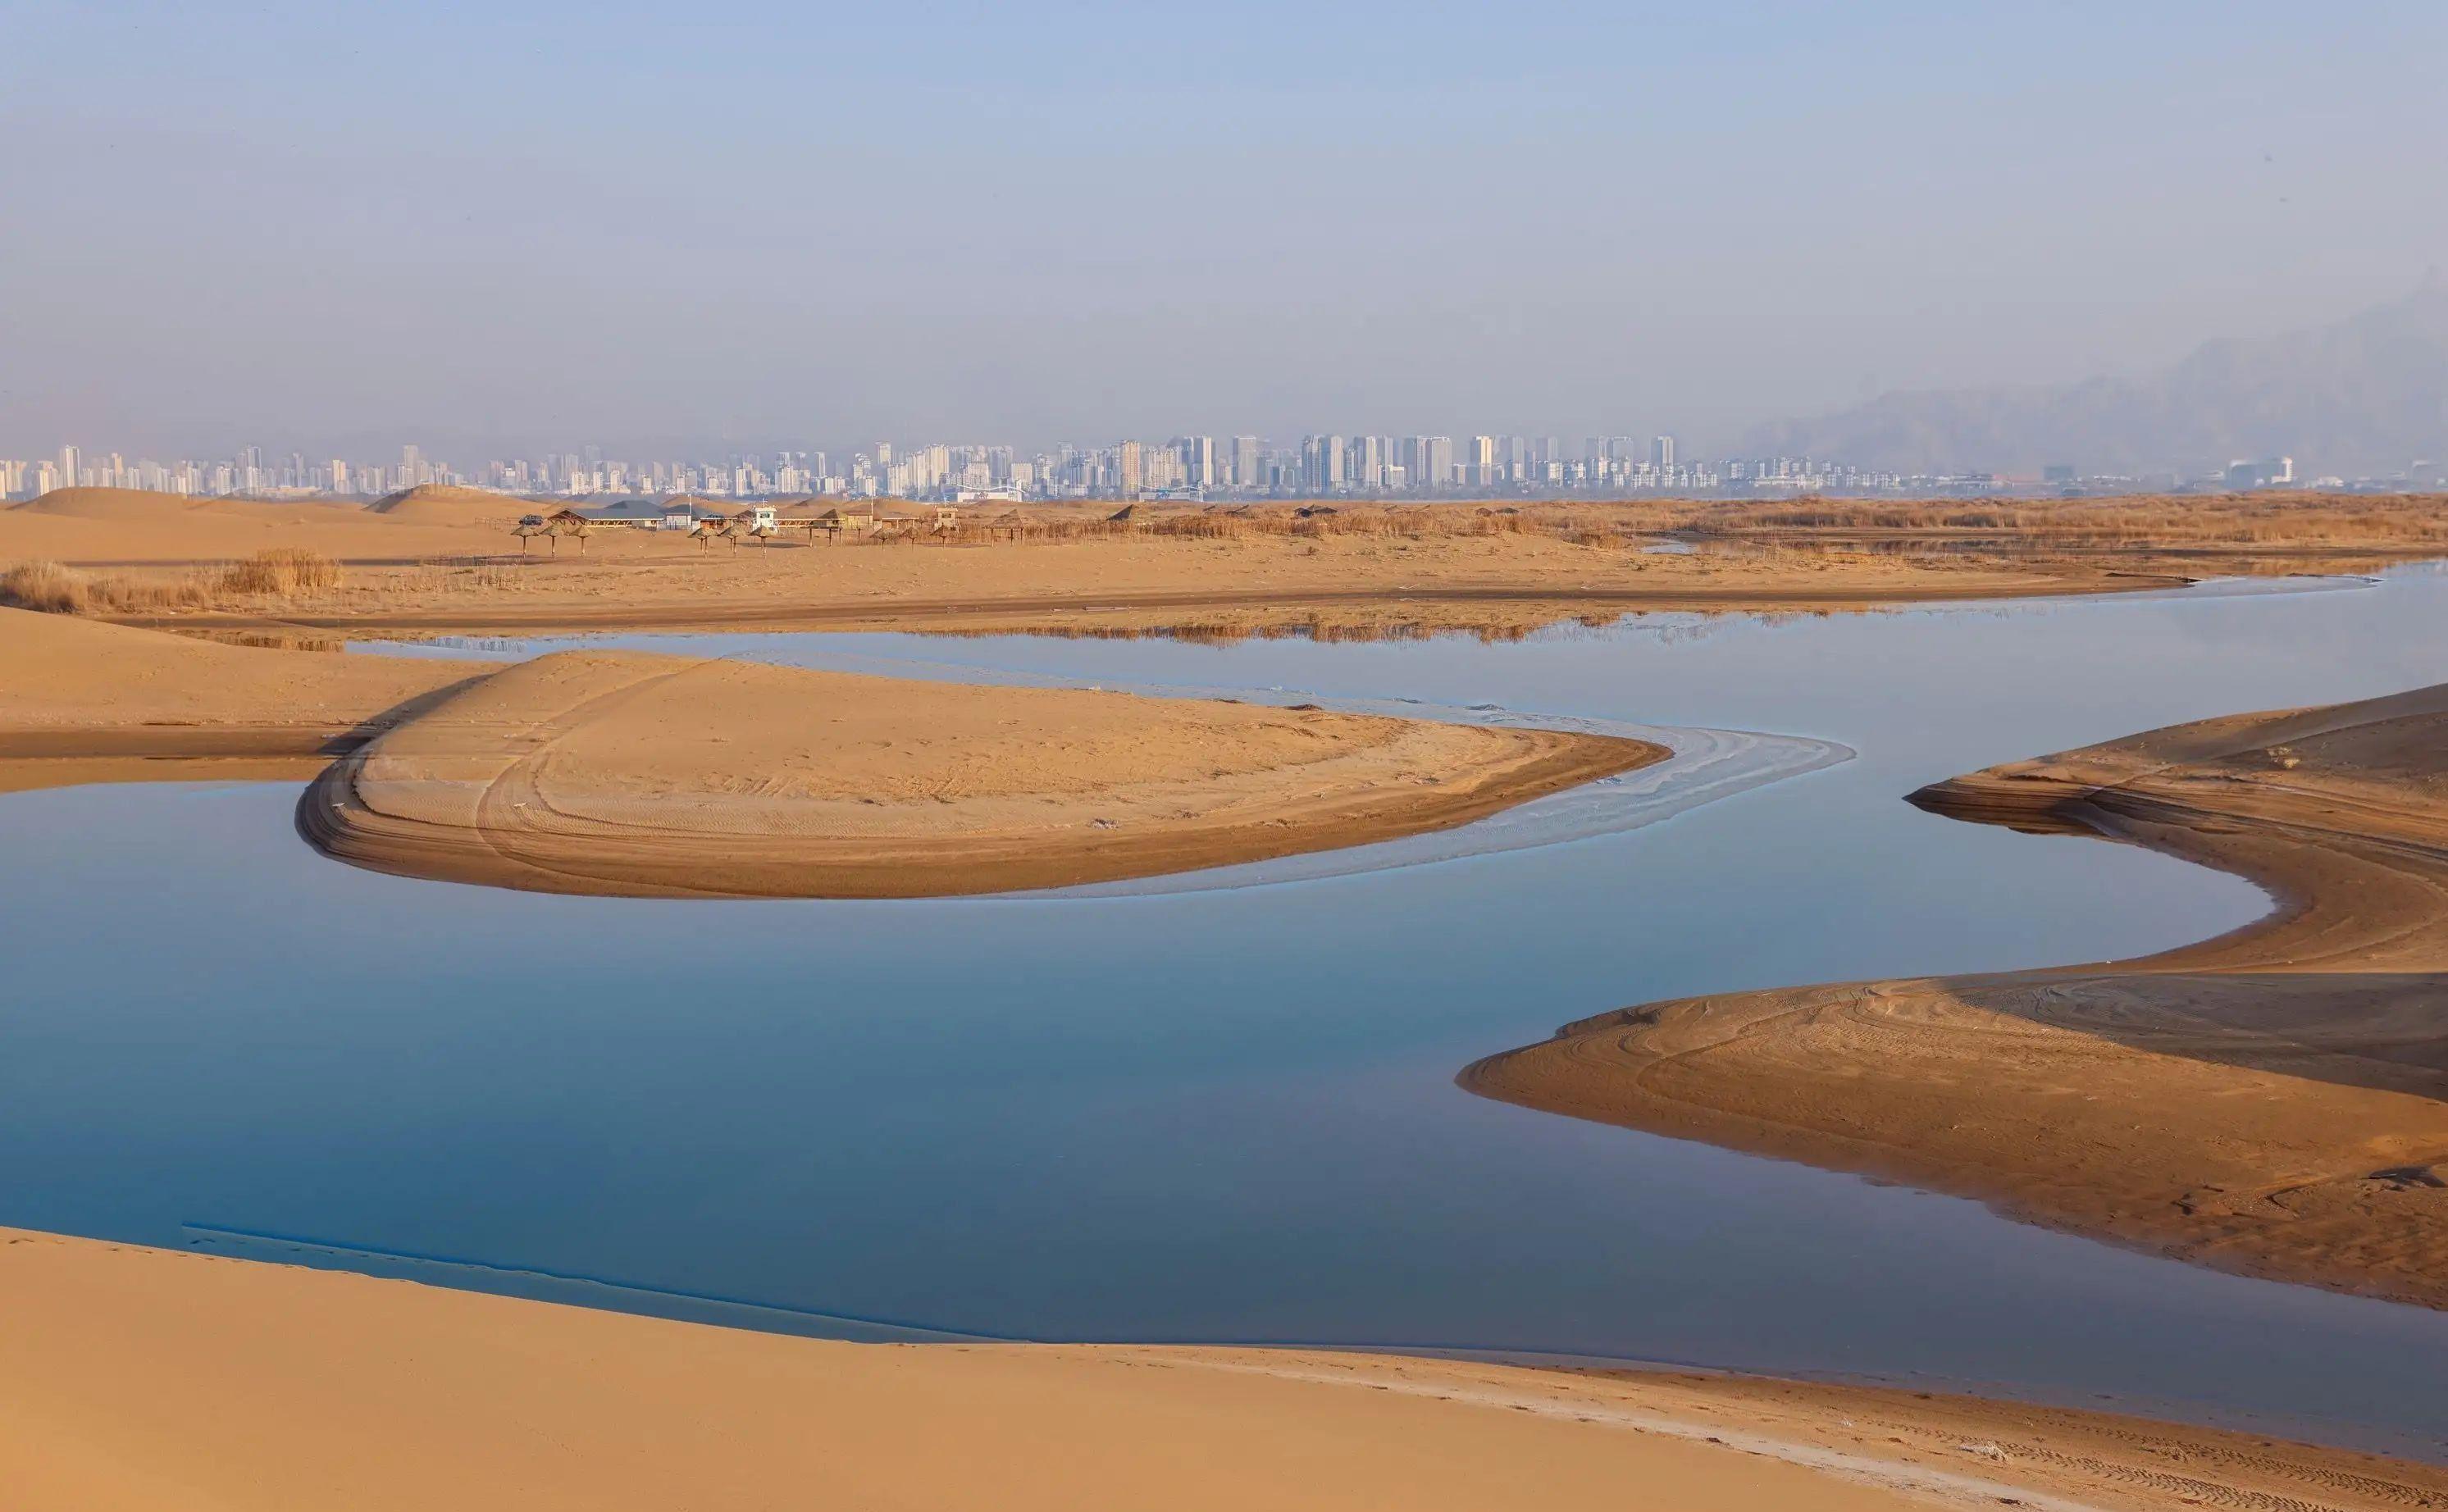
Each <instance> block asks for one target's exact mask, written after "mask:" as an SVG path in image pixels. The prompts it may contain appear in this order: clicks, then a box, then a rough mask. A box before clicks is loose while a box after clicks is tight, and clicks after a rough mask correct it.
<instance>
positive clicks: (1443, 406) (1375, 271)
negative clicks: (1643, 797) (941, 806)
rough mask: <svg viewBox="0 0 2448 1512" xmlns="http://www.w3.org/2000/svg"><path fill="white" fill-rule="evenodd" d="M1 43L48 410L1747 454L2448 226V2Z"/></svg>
mask: <svg viewBox="0 0 2448 1512" xmlns="http://www.w3.org/2000/svg"><path fill="white" fill-rule="evenodd" d="M0 35H5V39H6V41H7V43H8V46H7V48H6V49H5V55H6V58H7V60H8V61H7V62H6V63H5V64H0V68H5V70H6V72H5V78H6V81H7V83H6V89H5V91H0V131H5V132H6V134H7V138H8V141H9V143H10V150H9V151H7V152H6V153H0V193H5V195H6V198H7V202H8V203H9V204H10V206H11V207H12V213H11V214H10V215H9V216H8V217H6V218H5V219H0V277H4V278H6V280H7V287H8V292H9V295H10V297H9V298H7V299H6V300H5V301H0V350H5V351H6V352H7V353H8V354H9V361H8V362H7V364H6V368H5V376H0V452H18V453H40V452H46V451H48V450H52V449H54V448H56V447H57V446H58V445H59V444H60V442H62V441H63V440H83V441H85V442H86V444H88V445H108V446H113V447H123V448H126V449H130V450H140V449H144V448H151V449H154V450H160V451H163V452H168V453H177V452H208V451H213V450H225V449H227V448H229V447H231V446H233V445H236V444H239V443H241V442H253V443H258V444H261V445H265V446H268V447H274V448H289V447H298V448H307V449H326V450H330V449H340V450H362V449H365V448H368V447H379V446H389V447H392V448H395V447H396V445H397V444H398V443H399V442H401V441H404V440H408V441H420V442H423V443H425V444H427V445H428V446H430V447H431V448H433V449H434V450H437V451H439V450H450V449H455V448H458V447H500V448H505V449H509V450H528V449H547V448H548V449H556V450H557V449H564V448H569V447H574V446H577V445H581V444H583V443H587V442H598V443H602V444H605V445H607V446H629V447H636V448H641V449H642V448H651V447H661V446H671V447H681V446H694V445H707V444H721V443H730V444H737V445H742V446H757V445H773V444H778V443H780V442H782V441H785V440H790V441H794V442H797V443H800V444H804V443H805V442H806V441H808V440H815V441H817V442H820V443H832V444H843V443H850V442H853V441H861V442H863V441H865V440H868V439H871V438H874V437H877V436H897V437H916V436H931V437H943V438H956V437H958V438H976V439H981V440H997V441H1010V442H1014V443H1016V444H1020V445H1024V446H1042V445H1048V444H1051V443H1054V442H1058V441H1063V440H1093V439H1099V438H1110V437H1113V436H1118V435H1124V434H1143V435H1162V434H1169V433H1175V432H1179V431H1216V432H1232V431H1252V432H1257V433H1263V434H1271V435H1281V434H1284V433H1287V432H1297V431H1301V430H1304V429H1313V428H1328V427H1342V428H1345V429H1348V430H1353V431H1362V430H1367V431H1376V430H1383V431H1415V430H1423V429H1425V430H1441V431H1452V432H1455V433H1466V432H1469V431H1517V432H1524V433H1528V432H1558V433H1566V434H1578V433H1615V432H1645V431H1675V432H1677V433H1679V434H1682V435H1683V436H1685V437H1686V438H1687V440H1688V441H1689V442H1690V444H1692V445H1693V446H1695V447H1707V446H1711V445H1714V444H1720V443H1723V442H1725V441H1727V440H1729V439H1731V437H1733V436H1735V435H1737V434H1739V433H1742V432H1744V431H1747V430H1748V429H1749V428H1750V427H1752V426H1754V425H1756V424H1758V423H1760V422H1765V421H1773V420H1778V419H1782V418H1788V417H1790V416H1794V415H1803V414H1810V413H1815V412H1822V411H1839V410H1842V409H1844V408H1846V407H1847V406H1850V405H1853V404H1857V403H1859V402H1861V401H1864V400H1866V399H1869V398H1871V397H1873V396H1875V395H1878V394H1880V393H1883V392H1888V391H1893V390H1923V389H1947V388H1957V387H1980V386H1995V385H2001V384H2009V385H2012V384H2044V383H2054V382H2062V381H2068V380H2076V379H2082V378H2087V377H2091V376H2094V375H2096V374H2130V373H2138V372H2141V371H2144V370H2148V369H2152V368H2155V367H2162V366H2165V365H2168V364H2171V363H2173V362H2176V361H2177V360H2179V359H2180V358H2183V357H2185V356H2186V354H2188V353H2190V352H2191V351H2192V349H2194V348H2195V347H2196V346H2198V345H2199V344H2200V343H2201V342H2203V341H2204V340H2207V339H2209V338H2212V337H2254V336H2265V335H2276V334H2279V333H2283V332H2287V331H2292V330H2296V329H2301V328H2309V327H2315V326H2321V325H2325V324H2328V323H2331V322H2335V321H2337V320H2340V319H2342V318H2343V317H2346V316H2351V315H2353V314H2354V313H2355V312H2357V311H2359V310H2362V309H2365V308H2367V307H2370V306H2374V305H2378V304H2381V303H2384V302H2386V301H2388V300H2391V299H2394V298H2399V297H2403V296H2404V295H2405V294H2406V293H2407V291H2408V290H2410V289H2412V288H2413V287H2415V286H2416V285H2417V284H2418V283H2419V281H2420V280H2421V279H2422V278H2423V277H2424V276H2425V273H2426V270H2428V269H2430V268H2432V267H2433V266H2435V265H2436V264H2437V263H2438V262H2440V261H2441V260H2443V256H2442V249H2443V248H2448V201H2442V200H2441V198H2440V197H2439V196H2438V195H2437V194H2434V193H2428V192H2426V186H2427V184H2428V180H2429V177H2430V176H2431V175H2432V174H2433V173H2435V172H2436V157H2437V148H2436V143H2437V139H2438V130H2437V125H2436V122H2435V121H2434V120H2433V119H2432V106H2433V104H2434V102H2435V101H2436V99H2437V92H2438V76H2439V73H2440V70H2441V65H2442V62H2443V60H2448V11H2443V10H2440V9H2439V8H2437V7H2422V6H2414V5H2374V4H2361V5H2358V4H2347V5H2341V6H2334V7H2330V8H2327V9H2325V10H2323V11H2322V12H2320V13H2319V14H2317V15H2314V14H2308V13H2305V12H2303V11H2302V10H2301V9H2300V8H2294V7H2286V6H2280V5H2274V4H2243V5H2222V6H2210V5H2196V4H2185V5H2171V6H2162V7H2155V8H2151V10H2149V12H2148V13H2147V14H2145V13H2134V12H2132V11H2129V10H2115V9H2113V8H2109V7H2104V6H2092V5H2073V6H2064V7H2057V8H2054V9H2052V10H2050V11H2048V12H2047V13H2046V14H2044V15H2022V16H1998V15H1992V14H1987V13H1983V14H1979V15H1978V16H1971V15H1965V14H1961V13H1959V12H1957V11H1955V10H1951V9H1949V8H1943V7H1938V6H1925V5H1906V4H1894V3H1888V4H1880V5H1875V6H1864V7H1857V8H1850V9H1848V10H1845V11H1844V12H1842V13H1835V12H1828V11H1823V10H1817V9H1814V8H1807V7H1801V6H1786V5H1753V6H1748V7H1739V8H1719V9H1718V10H1713V11H1712V12H1711V13H1710V14H1709V15H1707V16H1693V15H1686V14H1682V13H1679V12H1677V11H1674V10H1667V9H1663V8H1628V9H1626V10H1621V11H1619V12H1616V13H1612V14H1610V15H1608V16H1605V17H1603V18H1592V17H1587V16H1581V15H1577V14H1574V13H1573V12H1572V10H1570V9H1569V8H1565V7H1559V6H1554V5H1544V4H1531V5H1524V6H1517V7H1513V8H1509V9H1507V10H1504V11H1503V12H1501V14H1498V15H1490V14H1487V13H1485V12H1482V11H1479V10H1469V9H1465V8H1458V7H1449V8H1443V9H1432V10H1422V9H1421V8H1417V7H1406V8H1401V9H1399V10H1398V9H1395V8H1391V7H1387V6H1384V5H1378V4H1348V3H1347V4H1329V5H1324V6H1307V7H1302V8H1298V9H1294V8H1292V7H1290V6H1284V5H1279V4H1262V5H1256V6H1250V7H1244V8H1240V9H1239V10H1236V11H1234V13H1233V14H1231V15H1224V14H1208V15H1202V16H1196V17H1190V16H1182V15H1177V14H1153V13H1149V12H1147V11H1143V10H1136V9H1126V8H1121V7H1114V6H1103V5H1087V6H1080V7H1074V8H1070V9H1067V10H1064V11H1062V12H1061V14H1060V15H1059V16H1047V15H1043V14H1021V13H1016V12H1015V11H1013V10H1008V9H1003V8H986V7H970V6H952V5H917V6H906V7H901V8H896V9H895V10H892V11H891V12H889V14H883V15H876V14H867V13H863V12H862V13H854V14H851V13H846V14H838V15H835V14H817V15H809V14H805V13H801V12H796V11H792V10H785V9H783V8H767V7H758V6H728V7H715V8H698V9H697V10H691V11H690V12H688V13H686V14H685V15H684V16H675V15H672V14H669V13H665V12H660V11H656V10H646V9H642V8H641V9H630V8H614V9H612V10H605V9H603V8H593V9H583V10H582V9H579V8H575V7H566V6H560V5H528V6H520V7H510V8H478V7H473V6H461V5H446V6H439V7H432V8H427V9H426V10H421V11H420V12H418V13H417V14H416V15H415V16H412V17H411V16H408V15H381V14H373V13H360V12H358V11H354V10H352V11H350V12H348V13H345V14H342V13H333V12H327V11H324V10H318V9H309V8H300V7H292V6H280V5H275V6H269V7H264V8H259V9H257V10H249V11H245V12H237V13H205V12H201V11H192V10H181V9H177V8H171V7H166V6H157V5H149V4H143V5H99V6H96V5H80V6H74V7H71V6H67V5H60V4H51V3H41V4H35V5H31V6H26V7H19V8H17V9H16V10H13V11H12V14H11V17H10V21H9V22H7V23H6V24H5V25H0ZM2425 144H2432V145H2429V146H2426V145H2425Z"/></svg>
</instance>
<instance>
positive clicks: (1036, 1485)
mask: <svg viewBox="0 0 2448 1512" xmlns="http://www.w3.org/2000/svg"><path fill="white" fill-rule="evenodd" d="M0 1296H5V1297H6V1298H7V1299H8V1303H9V1310H10V1311H9V1317H10V1326H9V1327H8V1328H6V1329H0V1486H6V1487H8V1489H9V1493H10V1496H9V1502H10V1505H11V1506H12V1507H22V1508H25V1509H27V1512H53V1509H62V1512H65V1509H67V1508H75V1509H77V1512H116V1509H122V1508H124V1509H128V1512H135V1509H140V1508H141V1509H143V1512H157V1509H160V1508H164V1507H197V1508H203V1507H211V1508H229V1509H232V1512H237V1509H244V1512H292V1509H295V1512H310V1509H311V1512H325V1509H327V1508H333V1507H350V1508H355V1509H364V1512H380V1509H384V1508H401V1509H415V1512H426V1509H430V1508H434V1507H454V1508H467V1509H470V1512H495V1509H500V1512H511V1509H516V1512H545V1509H553V1508H571V1509H576V1508H585V1509H588V1512H621V1509H631V1508H634V1509H641V1512H644V1509H653V1512H673V1509H678V1508H688V1507H718V1508H722V1509H724V1512H757V1509H764V1508H774V1509H782V1508H791V1509H798V1508H807V1507H828V1508H832V1507H840V1508H852V1507H860V1508H864V1507H896V1508H911V1509H919V1508H944V1509H947V1512H950V1509H962V1512H966V1509H969V1508H975V1507H997V1508H1014V1509H1028V1508H1057V1507H1060V1508H1074V1507H1167V1508H1180V1509H1184V1512H1194V1509H1202V1508H1214V1509H1219V1512H1221V1509H1228V1508H1229V1509H1232V1512H1241V1509H1245V1508H1252V1507H1267V1508H1277V1507H1282V1508H1311V1509H1321V1512H1324V1509H1333V1512H1346V1509H1349V1512H1357V1509H1360V1508H1382V1507H1400V1508H1404V1509H1406V1512H1437V1509H1441V1508H1452V1509H1456V1512H1461V1509H1471V1512H1485V1509H1492V1508H1525V1509H1527V1508H1534V1507H1535V1508H1539V1509H1540V1512H1572V1509H1577V1508H1593V1509H1595V1508H1601V1507H1603V1508H1609V1509H1617V1508H1623V1507H1627V1506H1631V1507H1656V1508H1674V1509H1678V1512H1679V1509H1693V1512H1788V1509H1793V1508H1810V1509H1812V1512H1872V1509H1877V1512H1900V1509H1904V1508H1913V1507H1928V1506H1932V1505H1937V1506H1955V1507H1985V1508H1991V1509H1995V1508H1996V1507H1998V1506H1999V1505H2001V1504H2010V1505H2023V1506H2031V1507H2040V1508H2054V1509H2057V1512H2076V1509H2080V1508H2101V1509H2119V1512H2121V1509H2133V1508H2157V1507H2176V1506H2205V1505H2207V1506H2228V1507H2264V1508H2272V1509H2280V1508H2284V1509H2294V1512H2317V1509H2322V1508H2337V1509H2341V1512H2361V1509H2365V1508H2381V1507H2413V1506H2422V1505H2437V1504H2442V1503H2448V1473H2443V1472H2441V1471H2439V1470H2438V1469H2436V1468H2432V1467H2428V1466H2422V1465H2416V1464H2405V1463H2403V1462H2399V1461H2391V1460H2385V1459H2380V1458H2376V1457H2373V1456H2369V1455H2360V1454H2352V1453H2346V1452H2341V1451H2334V1450H2322V1449H2311V1448H2306V1447H2304V1446H2301V1445H2288V1444H2283V1443H2274V1442H2272V1441H2270V1440H2267V1439H2265V1438H2261V1437H2258V1436H2244V1435H2237V1434H2228V1433H2217V1432H2210V1431H2206V1430H2201V1429H2193V1428H2180V1427H2172V1426H2168V1425H2164V1424H2153V1423H2148V1422H2144V1421H2141V1420H2138V1419H2130V1418H2117V1417H2112V1416H2108V1415H2106V1414H2100V1413H2089V1412H2069V1411H2057V1410H2052V1409H2046V1408H2036V1407H2015V1406H2011V1405H2006V1404H1999V1403H1987V1402H1981V1401H1979V1400H1977V1399H1972V1398H1949V1397H1936V1396H1930V1395H1927V1394H1924V1393H1910V1392H1903V1391H1880V1390H1865V1389H1862V1388H1843V1387H1820V1386H1802V1385H1796V1384H1793V1383H1787V1382H1774V1381H1758V1380H1747V1379H1741V1378H1731V1377H1707V1376H1692V1375H1664V1376H1656V1377H1649V1376H1623V1375H1598V1374H1584V1373H1560V1372H1549V1371H1539V1370H1527V1369H1518V1368H1506V1367H1502V1366H1493V1365H1475V1364H1468V1363H1456V1362H1446V1361H1437V1360H1418V1359H1403V1358H1399V1357H1387V1356H1367V1355H1339V1354H1331V1353H1320V1352H1312V1351H1297V1350H1253V1349H1137V1348H1128V1347H1095V1348H1089V1347H1051V1346H1028V1345H1019V1346H992V1347H985V1346H974V1347H973V1346H956V1345H855V1344H836V1343H831V1342H826V1341H822V1340H812V1339H799V1338H789V1337H784V1336H781V1335H777V1334H766V1333H752V1332H743V1331H737V1330H726V1329H717V1328H709V1327H705V1326H702V1325H694V1324H680V1323H668V1322H663V1321H660V1320H656V1319H649V1318H640V1317H633V1316H627V1315H623V1314H619V1313H610V1312H598V1311H584V1310H581V1309H575V1308H565V1307H558V1306H552V1305H549V1304H545V1303H538V1302H526V1301H518V1300H514V1299H509V1298H504V1297H495V1296H486V1295H480V1294H476V1293H470V1292H449V1291H443V1290H439V1289H435V1288H431V1287H425V1286H418V1285H414V1284H411V1283H408V1282H401V1281H385V1280H375V1279H372V1278H369V1277H364V1276H356V1275H349V1274H344V1273H331V1272H321V1271H309V1270H301V1269H296V1268H291V1267H286V1266H275V1265H266V1264H261V1263H258V1262H254V1261H246V1260H233V1259H222V1258H217V1257H206V1256H201V1255H194V1254H174V1253H170V1252H165V1251H160V1250H147V1249H143V1248H140V1247H136V1246H129V1245H117V1244H105V1243H99V1242H96V1241H92V1240H84V1239H66V1238H56V1237H53V1236H50V1235H48V1234H26V1233H22V1232H18V1231H10V1230H0Z"/></svg>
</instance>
